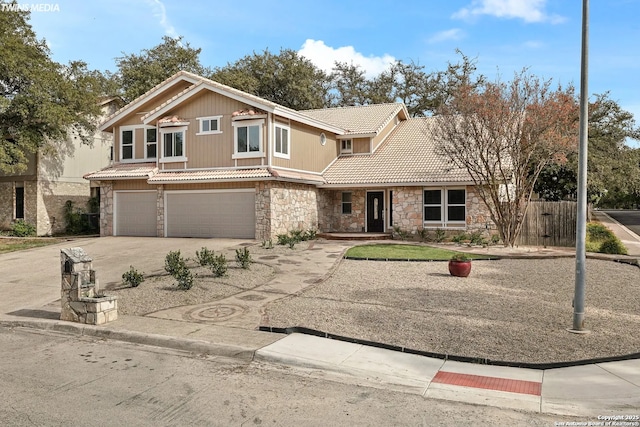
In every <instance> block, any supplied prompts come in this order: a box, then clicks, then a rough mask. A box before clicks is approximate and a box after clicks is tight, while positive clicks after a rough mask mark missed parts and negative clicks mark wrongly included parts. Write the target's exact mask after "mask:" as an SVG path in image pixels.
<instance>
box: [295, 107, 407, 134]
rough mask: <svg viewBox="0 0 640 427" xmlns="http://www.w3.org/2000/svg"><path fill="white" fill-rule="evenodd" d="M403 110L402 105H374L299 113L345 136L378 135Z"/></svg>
mask: <svg viewBox="0 0 640 427" xmlns="http://www.w3.org/2000/svg"><path fill="white" fill-rule="evenodd" d="M403 109H404V105H403V104H374V105H360V106H355V107H337V108H324V109H320V110H303V111H300V113H302V114H304V115H306V116H309V117H311V118H313V119H316V120H320V121H323V122H325V123H329V124H331V125H334V126H337V127H340V128H343V129H346V130H347V132H346V135H349V134H367V133H378V132H380V131H381V130H382V129H383V128H384V127H385V126H386V125H387V124H388V123H389V122H390V121H391V120H392V119H393V118H394V117H395V116H396V115H397V114H398V113H399V112H400V111H401V110H403Z"/></svg>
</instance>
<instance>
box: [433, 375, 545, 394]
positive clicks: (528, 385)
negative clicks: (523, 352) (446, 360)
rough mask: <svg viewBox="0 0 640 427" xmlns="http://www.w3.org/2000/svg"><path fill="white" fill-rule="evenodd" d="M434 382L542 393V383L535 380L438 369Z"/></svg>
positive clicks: (523, 392)
mask: <svg viewBox="0 0 640 427" xmlns="http://www.w3.org/2000/svg"><path fill="white" fill-rule="evenodd" d="M432 382H434V383H441V384H450V385H459V386H463V387H474V388H483V389H486V390H498V391H507V392H509V393H521V394H532V395H534V396H540V394H541V393H542V383H539V382H535V381H522V380H510V379H506V378H496V377H485V376H482V375H469V374H457V373H455V372H445V371H438V373H437V374H436V376H435V377H433V380H432Z"/></svg>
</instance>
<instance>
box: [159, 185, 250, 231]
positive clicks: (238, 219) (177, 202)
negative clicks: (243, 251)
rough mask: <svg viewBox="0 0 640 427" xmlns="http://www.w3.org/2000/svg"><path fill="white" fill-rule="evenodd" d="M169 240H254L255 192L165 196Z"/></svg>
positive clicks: (195, 193)
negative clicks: (197, 238) (223, 238)
mask: <svg viewBox="0 0 640 427" xmlns="http://www.w3.org/2000/svg"><path fill="white" fill-rule="evenodd" d="M165 197H166V201H167V209H166V218H167V236H168V237H231V238H244V239H253V238H254V237H255V193H254V192H185V193H169V192H167V193H165Z"/></svg>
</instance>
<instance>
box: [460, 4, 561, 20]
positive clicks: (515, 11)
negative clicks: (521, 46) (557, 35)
mask: <svg viewBox="0 0 640 427" xmlns="http://www.w3.org/2000/svg"><path fill="white" fill-rule="evenodd" d="M546 3H547V0H472V2H471V5H469V6H467V7H464V8H462V9H460V10H459V11H457V12H456V13H454V14H453V17H454V18H457V19H473V18H475V17H478V16H480V15H490V16H496V17H498V18H506V19H513V18H515V19H522V20H524V21H525V22H551V23H554V24H556V23H560V22H562V21H564V18H562V17H561V16H558V15H547V14H546V12H545V10H544V9H545V6H546Z"/></svg>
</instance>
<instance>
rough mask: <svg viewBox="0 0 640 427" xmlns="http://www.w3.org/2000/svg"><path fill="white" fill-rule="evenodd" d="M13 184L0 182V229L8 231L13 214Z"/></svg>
mask: <svg viewBox="0 0 640 427" xmlns="http://www.w3.org/2000/svg"><path fill="white" fill-rule="evenodd" d="M13 195H14V189H13V182H0V229H2V230H9V229H10V228H11V223H12V222H13V213H14V209H15V206H14V200H13Z"/></svg>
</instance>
